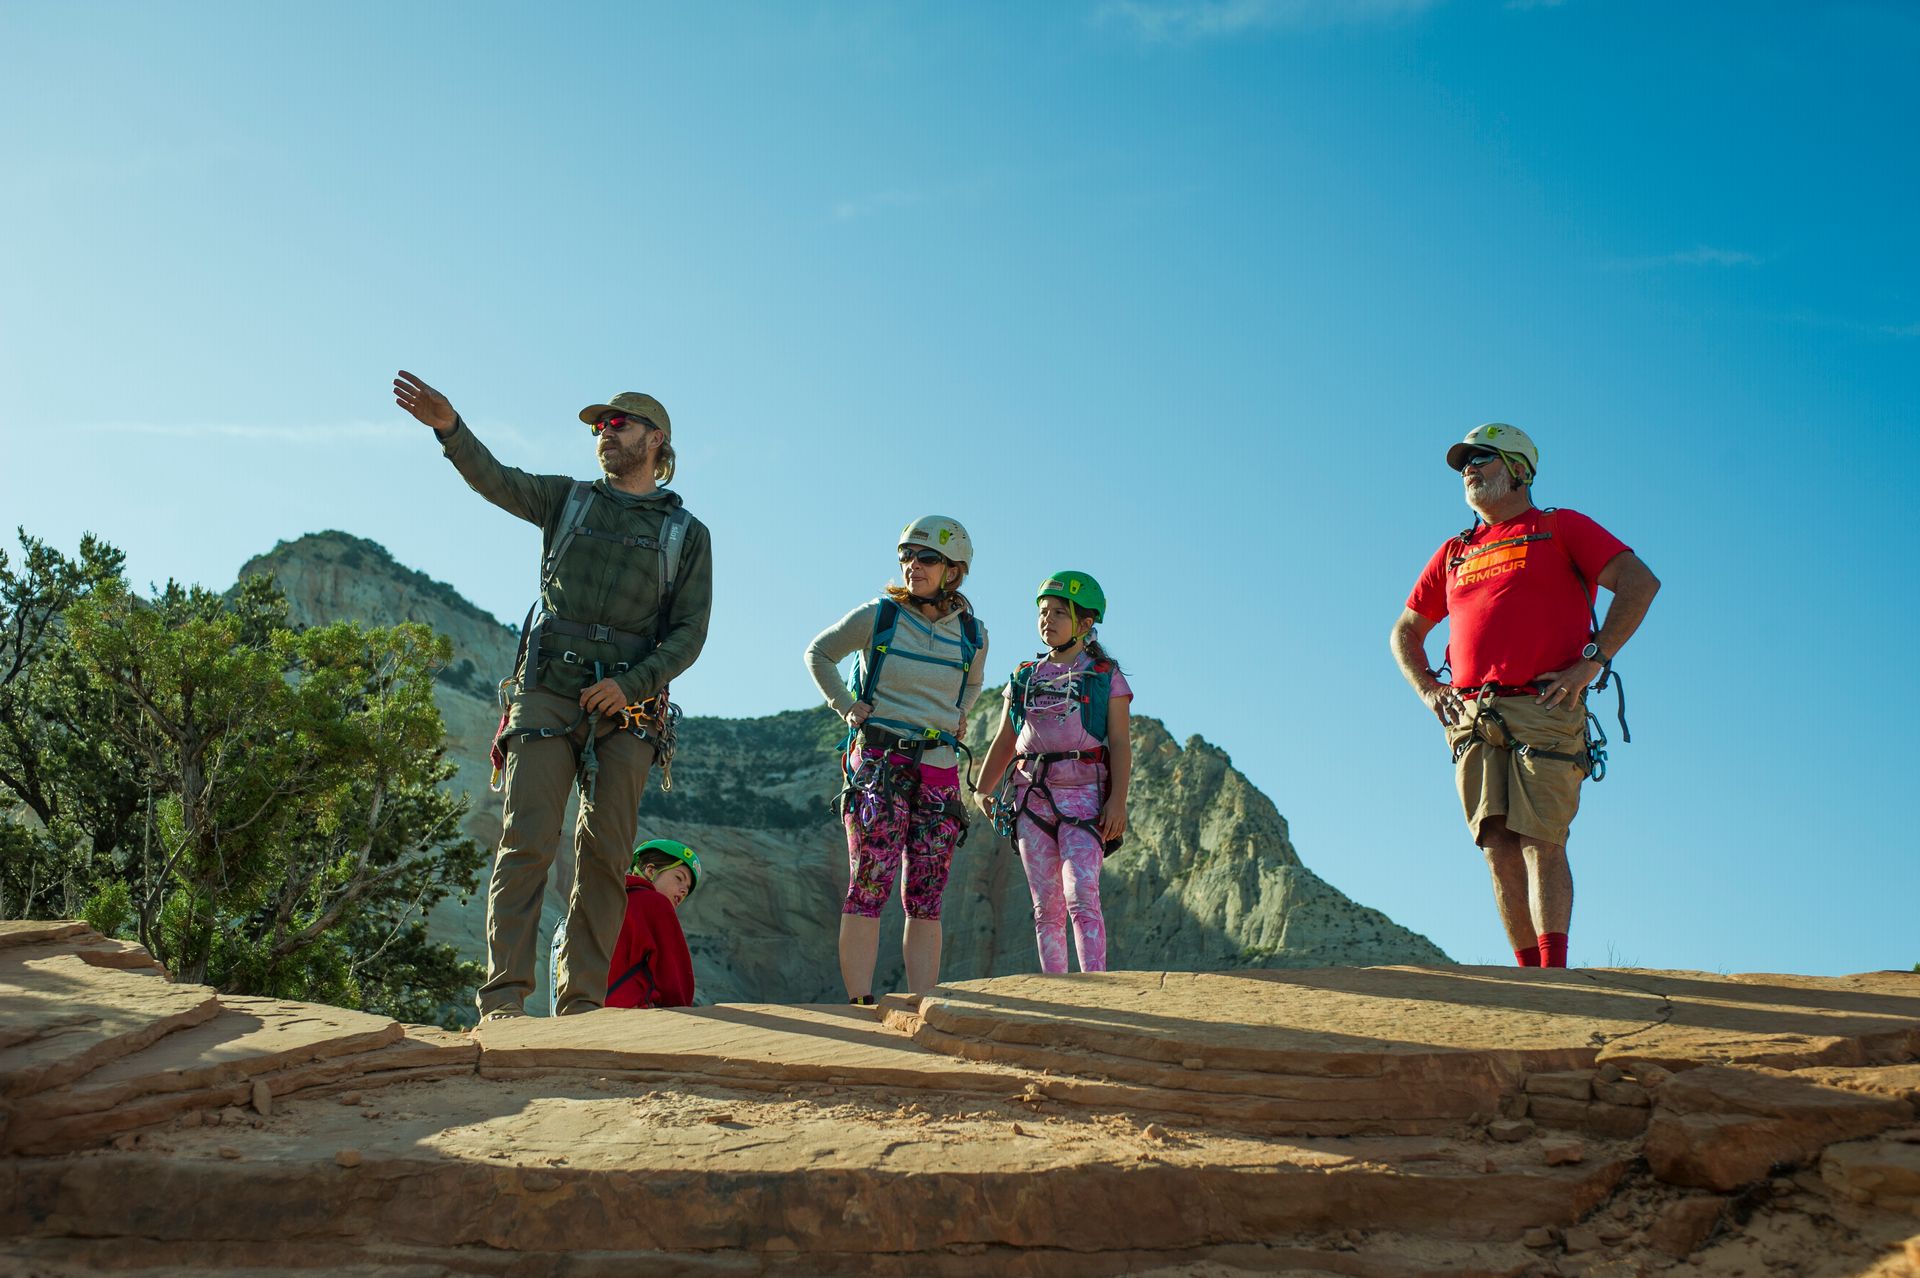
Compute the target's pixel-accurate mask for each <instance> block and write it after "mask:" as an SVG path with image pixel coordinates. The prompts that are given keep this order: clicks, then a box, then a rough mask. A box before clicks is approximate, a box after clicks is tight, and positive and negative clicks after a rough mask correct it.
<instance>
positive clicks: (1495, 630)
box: [1407, 508, 1628, 688]
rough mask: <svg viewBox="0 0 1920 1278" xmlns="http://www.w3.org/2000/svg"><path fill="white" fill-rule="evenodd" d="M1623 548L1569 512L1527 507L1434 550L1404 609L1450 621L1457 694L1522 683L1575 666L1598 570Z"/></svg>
mask: <svg viewBox="0 0 1920 1278" xmlns="http://www.w3.org/2000/svg"><path fill="white" fill-rule="evenodd" d="M1627 548H1628V547H1627V545H1626V543H1625V542H1623V541H1621V540H1620V539H1619V538H1618V537H1615V536H1614V535H1613V534H1612V533H1610V532H1608V531H1607V530H1606V529H1604V528H1602V527H1601V526H1600V525H1599V524H1596V523H1594V522H1593V521H1592V520H1591V519H1588V518H1587V517H1586V516H1585V515H1583V514H1581V513H1580V512H1579V511H1577V510H1567V509H1565V508H1562V509H1559V510H1554V511H1544V510H1540V509H1537V508H1532V509H1528V510H1527V511H1525V512H1524V513H1522V514H1520V515H1518V516H1516V517H1515V518H1513V519H1509V520H1507V521H1506V522H1505V523H1501V524H1493V525H1491V526H1488V527H1482V528H1480V529H1479V530H1477V531H1476V532H1475V534H1474V536H1473V538H1472V540H1471V541H1464V542H1463V541H1462V540H1461V539H1460V538H1458V537H1455V538H1453V539H1452V540H1450V541H1448V542H1447V544H1446V545H1444V546H1442V547H1440V549H1438V550H1436V551H1435V552H1434V553H1433V558H1432V559H1430V560H1428V561H1427V567H1426V570H1425V571H1424V572H1422V573H1421V574H1420V580H1419V581H1417V582H1415V583H1414V587H1413V593H1412V594H1410V595H1408V596H1407V607H1409V608H1411V609H1413V610H1414V611H1415V612H1417V613H1419V614H1420V615H1421V616H1423V617H1425V618H1426V619H1427V620H1428V621H1435V622H1437V621H1441V620H1444V619H1445V618H1447V617H1449V616H1451V617H1452V618H1453V631H1452V634H1451V636H1450V637H1449V640H1448V643H1447V650H1448V656H1449V657H1450V658H1451V659H1452V662H1453V682H1454V686H1455V687H1459V688H1477V687H1479V686H1480V685H1481V684H1484V683H1489V682H1492V683H1503V684H1510V685H1511V684H1524V683H1530V682H1532V680H1533V679H1534V678H1535V676H1538V675H1543V674H1545V673H1547V672H1548V671H1549V670H1565V669H1566V668H1567V667H1568V666H1570V665H1572V664H1573V663H1574V662H1575V661H1578V660H1579V659H1580V650H1581V649H1582V648H1584V647H1586V645H1587V640H1588V638H1589V637H1590V627H1591V624H1592V615H1593V614H1592V607H1593V599H1594V595H1595V593H1596V591H1597V589H1598V587H1597V585H1596V583H1597V582H1598V581H1599V579H1600V570H1601V569H1602V568H1605V567H1606V566H1607V565H1608V564H1609V563H1610V562H1612V560H1613V557H1614V556H1615V555H1618V554H1621V553H1623V552H1625V551H1626V550H1627ZM1569 559H1571V561H1572V564H1578V565H1579V568H1580V576H1578V577H1577V576H1575V575H1574V572H1573V567H1572V565H1571V564H1569V562H1568V561H1569ZM1581 577H1585V578H1586V584H1585V585H1584V586H1582V585H1581Z"/></svg>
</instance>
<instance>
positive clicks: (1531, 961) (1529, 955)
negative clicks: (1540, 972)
mask: <svg viewBox="0 0 1920 1278" xmlns="http://www.w3.org/2000/svg"><path fill="white" fill-rule="evenodd" d="M1513 957H1514V958H1515V959H1516V960H1518V961H1519V963H1520V966H1521V967H1539V966H1540V947H1539V946H1537V945H1536V946H1534V947H1533V948H1531V949H1525V950H1515V951H1514V952H1513Z"/></svg>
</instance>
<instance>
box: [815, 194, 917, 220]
mask: <svg viewBox="0 0 1920 1278" xmlns="http://www.w3.org/2000/svg"><path fill="white" fill-rule="evenodd" d="M922 198H923V197H922V196H921V195H920V194H919V193H918V192H915V191H899V190H894V191H881V192H879V193H877V194H874V195H868V196H863V197H861V198H859V199H849V200H841V201H840V202H839V203H838V204H835V205H834V206H833V220H834V221H836V222H851V221H853V220H854V219H855V218H862V217H872V216H873V215H874V214H876V213H879V212H881V211H883V210H886V209H904V208H911V207H912V206H913V205H915V204H918V203H920V201H921V199H922Z"/></svg>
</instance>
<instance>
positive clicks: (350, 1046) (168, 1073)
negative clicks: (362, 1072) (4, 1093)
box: [28, 994, 405, 1116]
mask: <svg viewBox="0 0 1920 1278" xmlns="http://www.w3.org/2000/svg"><path fill="white" fill-rule="evenodd" d="M404 1036H405V1034H404V1031H403V1030H402V1029H401V1027H400V1025H399V1023H398V1022H396V1021H393V1020H391V1019H389V1018H387V1017H384V1016H374V1015H370V1014H368V1013H366V1012H355V1011H350V1010H348V1009H346V1008H340V1007H327V1006H325V1005H323V1004H318V1003H298V1002H292V1001H290V1000H283V999H269V998H251V997H248V996H245V995H236V994H229V995H225V996H223V997H222V998H221V1000H220V1012H219V1014H218V1015H216V1016H214V1017H212V1018H210V1019H208V1020H206V1021H203V1022H201V1023H199V1024H197V1025H193V1026H190V1027H188V1028H185V1029H181V1030H178V1031H176V1032H174V1033H172V1034H169V1035H167V1036H166V1037H164V1038H162V1039H160V1040H159V1041H157V1042H155V1043H154V1044H152V1045H151V1046H149V1047H146V1048H143V1049H141V1050H140V1051H138V1052H134V1053H131V1054H129V1055H126V1056H122V1057H120V1058H118V1059H117V1060H114V1061H112V1062H110V1063H108V1064H106V1065H103V1066H101V1067H100V1068H98V1069H96V1070H93V1071H92V1072H91V1073H89V1074H87V1075H85V1076H84V1077H82V1078H79V1079H77V1080H75V1081H74V1082H73V1083H72V1084H71V1085H70V1086H67V1087H63V1088H61V1089H59V1091H58V1092H57V1093H54V1094H51V1095H46V1096H42V1097H39V1098H36V1100H35V1102H34V1104H33V1105H32V1106H30V1107H28V1109H29V1112H32V1113H35V1114H40V1115H46V1116H52V1115H56V1114H77V1113H83V1112H86V1111H88V1110H100V1109H109V1108H111V1107H113V1106H115V1105H121V1104H125V1103H126V1102H127V1101H130V1100H133V1099H134V1098H136V1097H140V1096H146V1095H151V1094H153V1093H156V1092H181V1091H192V1090H197V1089H200V1088H207V1087H213V1086H216V1085H219V1084H222V1083H235V1082H240V1081H242V1080H246V1079H252V1078H255V1077H257V1076H259V1075H262V1074H269V1073H272V1072H273V1071H275V1070H281V1069H285V1068H287V1067H288V1066H290V1065H295V1064H299V1063H303V1062H309V1061H317V1060H325V1059H327V1058H329V1057H334V1056H348V1055H353V1054H355V1053H359V1052H367V1051H371V1050H373V1049H374V1048H376V1047H384V1046H386V1045H387V1044H389V1043H395V1042H399V1041H400V1040H401V1039H402V1038H403V1037H404Z"/></svg>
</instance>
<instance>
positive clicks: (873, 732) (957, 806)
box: [835, 598, 980, 847]
mask: <svg viewBox="0 0 1920 1278" xmlns="http://www.w3.org/2000/svg"><path fill="white" fill-rule="evenodd" d="M900 611H901V610H900V605H899V604H898V603H896V602H895V601H894V600H892V599H890V598H883V599H881V600H880V605H879V608H878V610H877V611H876V612H875V614H874V618H873V639H872V640H871V642H870V643H869V645H868V648H867V652H866V655H865V657H864V658H863V659H862V660H861V661H860V662H859V664H858V666H857V667H856V669H855V670H854V675H853V699H854V700H855V701H864V702H866V703H867V704H868V705H872V704H873V701H872V693H873V690H874V689H875V688H877V687H878V686H879V681H880V670H881V668H882V667H883V666H884V665H885V664H886V660H887V657H888V656H889V655H890V654H892V652H893V636H894V632H895V631H896V630H897V629H898V628H899V625H900ZM979 651H980V623H979V622H978V621H977V620H976V619H975V618H974V615H973V614H972V613H971V612H967V611H962V612H961V613H960V659H959V660H958V661H949V660H947V659H946V658H944V657H935V656H931V655H927V654H922V653H918V652H904V651H903V652H901V653H900V654H899V655H900V656H901V657H902V658H905V659H907V660H911V661H925V662H930V663H932V664H934V665H939V666H948V667H951V668H953V669H955V670H958V671H959V672H960V693H959V695H958V696H957V697H955V698H954V706H955V707H956V708H958V706H959V705H960V704H961V702H962V701H963V700H964V699H965V698H966V688H967V672H968V671H970V670H972V669H973V660H974V657H975V656H976V655H977V654H978V653H979ZM942 745H944V746H947V747H949V748H950V749H952V750H953V751H954V752H955V753H956V754H958V755H963V756H965V758H966V778H967V788H968V789H971V788H972V786H973V751H971V750H969V749H968V748H967V746H966V743H965V742H963V741H961V740H960V738H958V737H956V736H955V735H954V734H953V733H951V732H945V731H942V730H941V729H939V728H930V727H925V726H922V725H919V724H912V723H907V722H904V721H903V720H899V719H884V718H879V717H876V716H872V715H869V716H868V717H867V719H866V720H865V721H864V722H863V723H861V724H860V725H859V726H858V727H855V726H853V725H848V727H847V734H846V736H845V737H843V738H842V739H841V742H840V779H841V787H840V796H839V798H838V799H837V800H836V802H835V808H836V810H837V811H838V812H839V813H840V815H841V816H847V815H849V814H851V815H852V816H853V817H854V819H855V820H857V821H858V822H859V823H860V824H861V825H862V826H863V827H870V826H872V824H873V823H874V821H875V820H877V819H878V818H879V816H880V814H881V813H883V812H885V811H888V810H889V809H890V806H891V803H892V800H893V796H894V794H895V793H897V792H898V789H899V787H902V786H904V787H906V794H907V802H908V805H909V810H910V811H911V812H912V813H913V815H914V817H915V818H919V819H917V820H916V821H915V824H916V826H924V825H929V824H932V823H934V822H937V821H939V820H940V819H942V818H943V817H945V816H949V815H950V816H952V817H954V819H956V820H957V821H958V822H959V824H960V837H959V841H958V842H956V843H955V845H954V846H955V847H958V846H960V845H961V844H964V843H965V842H966V841H967V826H968V819H967V810H966V805H965V804H964V803H962V802H960V801H959V798H958V796H955V797H954V798H953V799H951V800H949V801H947V802H946V803H943V804H941V805H940V807H939V808H936V809H934V810H933V812H932V813H930V814H923V813H922V812H921V811H920V810H919V807H918V796H919V793H920V783H919V777H920V772H919V765H920V759H921V757H922V756H923V755H924V754H925V753H926V752H927V750H929V749H930V748H932V747H935V746H942ZM856 746H858V749H857V750H856V748H855V747H856ZM856 755H857V756H858V758H859V763H858V765H856V764H855V763H854V759H855V757H856Z"/></svg>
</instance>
